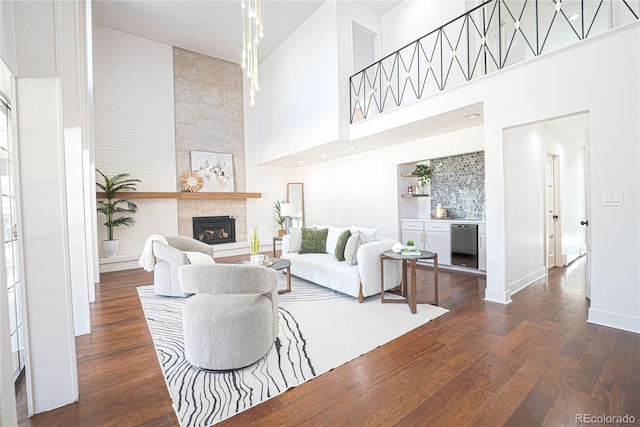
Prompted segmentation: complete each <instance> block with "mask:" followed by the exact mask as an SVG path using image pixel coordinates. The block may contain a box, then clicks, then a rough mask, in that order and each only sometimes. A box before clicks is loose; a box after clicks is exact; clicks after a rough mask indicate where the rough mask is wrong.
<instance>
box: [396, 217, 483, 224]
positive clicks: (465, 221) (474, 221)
mask: <svg viewBox="0 0 640 427" xmlns="http://www.w3.org/2000/svg"><path fill="white" fill-rule="evenodd" d="M400 221H438V222H448V223H450V224H484V222H485V221H483V220H479V219H453V218H402V219H401V220H400Z"/></svg>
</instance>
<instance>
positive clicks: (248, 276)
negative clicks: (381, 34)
mask: <svg viewBox="0 0 640 427" xmlns="http://www.w3.org/2000/svg"><path fill="white" fill-rule="evenodd" d="M180 281H181V283H182V287H183V289H184V291H185V292H189V293H193V294H195V295H193V296H192V297H191V298H190V299H189V301H187V303H186V304H185V306H184V308H183V310H182V320H183V328H184V347H185V355H186V358H187V360H188V361H189V363H191V364H192V365H193V366H195V367H198V368H200V369H207V370H216V371H218V370H223V371H226V370H232V369H240V368H244V367H246V366H249V365H252V364H254V363H255V362H257V361H258V360H260V359H261V358H263V357H264V356H265V355H266V354H267V353H268V352H269V350H270V349H271V346H272V345H273V343H274V342H275V341H276V337H277V336H278V329H279V323H278V274H277V272H276V271H275V270H272V269H270V268H267V267H262V266H249V265H239V264H215V265H203V264H191V265H184V266H182V267H180Z"/></svg>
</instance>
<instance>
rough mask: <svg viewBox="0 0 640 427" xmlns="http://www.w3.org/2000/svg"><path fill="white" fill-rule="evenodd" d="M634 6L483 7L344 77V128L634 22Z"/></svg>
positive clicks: (519, 3)
mask: <svg viewBox="0 0 640 427" xmlns="http://www.w3.org/2000/svg"><path fill="white" fill-rule="evenodd" d="M639 15H640V0H563V1H560V0H489V1H487V2H485V3H483V4H481V5H479V6H477V7H475V8H473V9H471V10H470V11H468V12H466V13H465V14H464V15H462V16H460V17H458V18H455V19H453V20H452V21H450V22H448V23H446V24H445V25H443V26H441V27H440V28H437V29H436V30H434V31H431V32H430V33H428V34H427V35H425V36H423V37H421V38H419V39H418V40H416V41H414V42H412V43H409V44H408V45H406V46H404V47H403V48H401V49H399V50H397V51H396V52H393V53H391V54H389V55H387V56H385V57H384V58H382V59H381V60H379V61H377V62H375V63H374V64H372V65H370V66H368V67H367V68H365V69H364V70H362V71H360V72H358V73H356V74H354V75H352V76H351V77H350V78H349V99H350V123H354V122H356V121H359V120H363V119H366V118H367V117H371V116H373V115H377V114H379V113H382V112H384V111H388V110H390V109H393V108H396V107H399V106H401V105H406V104H408V103H410V102H412V101H415V100H417V99H421V98H424V97H426V96H429V95H433V94H435V93H437V92H440V91H443V90H445V89H446V88H451V87H453V86H457V85H459V84H462V83H464V82H466V81H469V80H472V79H474V78H476V77H478V76H481V75H485V74H489V73H492V72H494V71H496V70H500V69H502V68H504V67H507V66H510V65H513V64H517V63H519V62H522V61H525V60H527V59H529V58H533V57H536V56H539V55H542V54H545V53H548V52H552V51H554V50H558V49H560V48H563V47H565V46H569V45H571V44H574V43H576V42H578V41H580V40H584V39H586V38H588V37H593V36H595V35H598V34H602V33H604V32H606V31H608V30H609V29H611V28H615V27H619V26H621V25H625V24H627V23H630V22H633V21H636V20H638V17H639Z"/></svg>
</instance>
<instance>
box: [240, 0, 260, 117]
mask: <svg viewBox="0 0 640 427" xmlns="http://www.w3.org/2000/svg"><path fill="white" fill-rule="evenodd" d="M260 38H262V0H242V68H243V69H244V70H246V72H247V77H249V79H250V80H251V87H250V89H249V95H250V97H251V105H254V104H255V102H254V98H255V94H256V91H257V90H258V89H260V85H259V83H258V43H259V42H260Z"/></svg>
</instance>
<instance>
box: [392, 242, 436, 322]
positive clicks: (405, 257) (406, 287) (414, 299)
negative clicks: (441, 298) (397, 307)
mask: <svg viewBox="0 0 640 427" xmlns="http://www.w3.org/2000/svg"><path fill="white" fill-rule="evenodd" d="M388 259H395V260H401V261H402V296H404V299H385V297H384V261H385V260H388ZM419 259H432V260H433V296H434V301H418V291H417V288H416V261H417V260H419ZM380 260H381V263H380V273H381V275H382V277H381V278H382V280H381V292H380V297H381V301H382V303H385V302H406V303H408V304H409V308H410V309H411V313H413V314H415V313H416V312H417V306H416V305H417V304H433V305H438V254H437V253H434V252H428V251H422V250H420V249H414V250H412V251H409V250H403V251H400V252H394V251H385V252H384V253H383V254H382V255H380ZM407 264H409V271H407ZM409 274H411V279H410V280H409V277H408V275H409Z"/></svg>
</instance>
